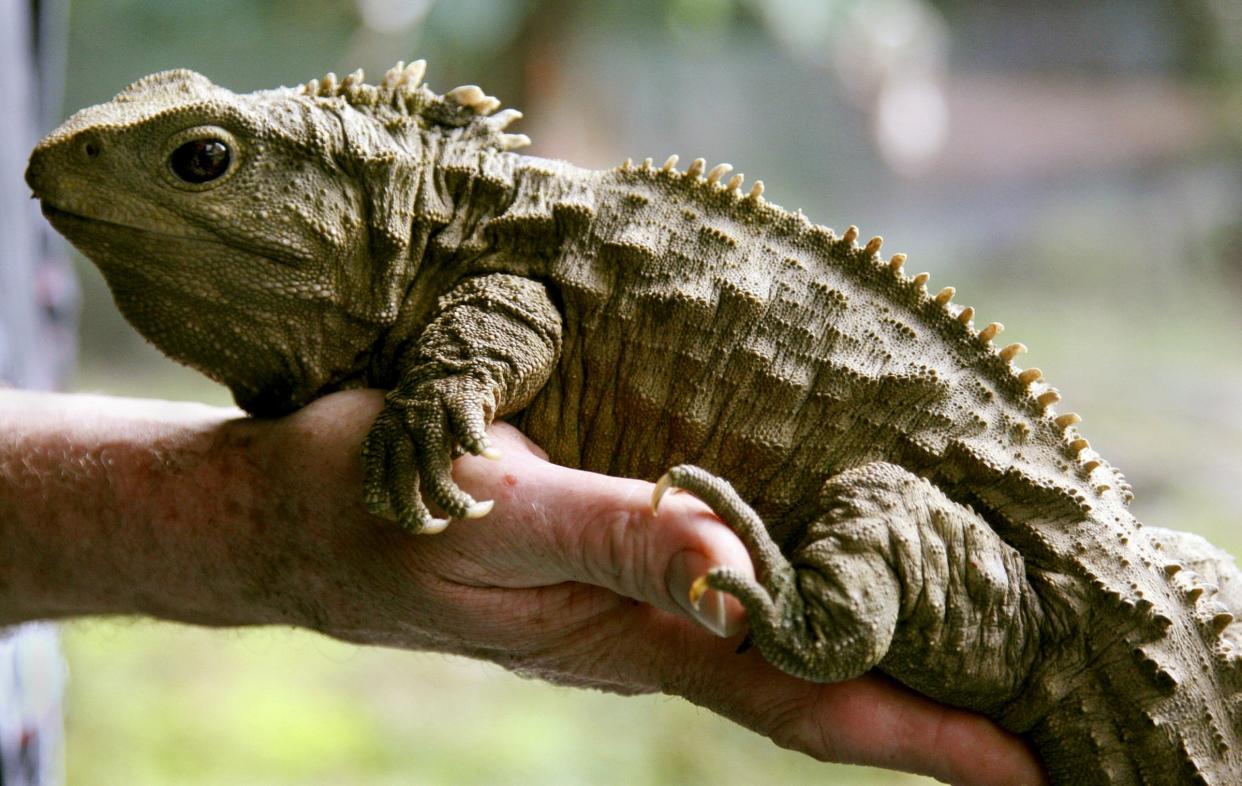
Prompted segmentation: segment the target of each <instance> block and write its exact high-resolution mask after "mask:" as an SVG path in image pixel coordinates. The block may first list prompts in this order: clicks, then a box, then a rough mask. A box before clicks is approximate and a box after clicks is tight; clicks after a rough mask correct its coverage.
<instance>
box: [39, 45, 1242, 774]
mask: <svg viewBox="0 0 1242 786" xmlns="http://www.w3.org/2000/svg"><path fill="white" fill-rule="evenodd" d="M421 75H422V67H421V64H420V63H416V64H413V65H411V66H409V67H404V66H401V65H399V66H398V67H397V68H394V69H393V70H392V71H390V72H389V73H388V74H387V75H386V76H385V79H384V80H383V82H382V83H381V84H379V85H367V84H366V83H365V82H363V81H362V79H361V75H360V74H359V75H351V76H350V77H347V78H346V79H345V80H343V81H341V82H339V83H338V82H337V80H336V78H335V77H334V76H331V75H329V77H325V78H324V79H323V80H313V81H312V82H311V83H308V84H307V85H305V86H301V87H298V88H294V89H288V88H280V89H277V90H271V91H264V92H259V93H253V94H249V95H236V94H233V93H231V92H229V91H227V90H225V89H223V88H220V87H217V86H215V85H213V84H211V83H210V82H209V81H208V80H206V79H205V78H204V77H201V76H199V75H197V74H194V73H192V72H188V71H173V72H165V73H162V74H156V75H153V76H151V77H147V78H146V79H143V80H141V81H139V82H137V83H135V84H134V85H132V86H131V87H129V88H128V89H127V90H125V91H124V92H123V93H121V94H120V95H119V96H117V98H115V99H114V100H113V101H111V102H109V103H107V104H103V105H101V106H97V107H92V108H89V109H86V110H83V111H82V112H80V113H78V114H77V115H75V116H74V117H73V118H71V119H70V120H69V121H67V122H66V123H65V124H64V125H63V126H62V127H61V128H59V129H57V130H56V131H55V132H53V133H52V134H51V135H49V136H48V138H47V139H45V140H44V141H43V142H41V143H40V144H39V146H38V148H37V149H36V150H35V151H34V154H33V155H32V157H31V164H30V168H29V171H28V173H27V179H28V181H29V182H30V184H31V187H32V188H33V189H34V191H35V193H36V195H37V196H38V197H39V198H40V199H42V200H43V204H44V207H45V213H46V214H47V215H48V217H49V219H50V220H51V221H52V223H53V224H54V225H55V226H56V228H57V229H58V230H60V231H61V232H62V233H63V234H64V235H65V236H66V237H68V238H69V239H70V240H71V241H72V242H73V243H74V244H75V245H76V246H77V247H78V248H80V249H81V250H82V251H83V252H84V253H85V254H87V256H89V257H90V258H91V259H92V260H94V262H95V263H96V264H97V265H98V266H99V267H100V269H101V270H102V271H103V273H104V275H105V277H106V279H107V281H108V284H109V286H110V287H111V288H112V291H113V293H114V295H115V297H116V301H117V304H118V305H119V307H120V308H121V310H122V311H123V312H124V314H125V315H126V317H127V318H128V319H129V320H130V321H131V322H132V323H133V324H134V325H135V326H136V327H137V328H138V330H139V331H141V332H142V333H143V335H145V336H146V337H147V338H148V339H150V340H151V341H152V342H153V343H154V344H156V346H158V347H159V348H160V349H162V350H163V351H164V352H166V353H167V354H169V355H170V356H172V357H174V358H176V359H178V360H180V361H182V362H185V363H187V364H189V365H191V366H193V367H195V368H198V369H200V370H201V371H203V372H204V373H206V374H208V375H209V376H211V377H212V378H213V379H216V380H219V381H221V382H222V383H224V384H226V385H228V386H229V387H230V388H231V389H232V391H233V392H234V395H235V396H236V398H237V401H238V402H239V403H240V404H241V405H242V406H243V407H244V408H246V409H247V410H249V411H251V412H253V413H256V414H260V415H271V414H280V413H284V412H288V411H291V410H293V409H296V408H297V407H300V406H302V405H303V404H305V403H306V402H308V401H310V400H312V399H314V398H315V397H317V396H320V395H324V394H325V393H327V392H330V391H333V390H338V389H341V388H346V387H357V386H364V385H366V386H378V387H383V388H386V389H388V390H389V391H390V393H389V395H388V405H387V407H386V409H385V411H384V413H383V414H382V415H381V416H380V418H379V419H378V420H377V422H376V425H375V426H374V428H373V429H372V432H371V435H370V436H369V437H368V440H367V445H366V448H365V459H366V462H367V468H368V481H367V486H366V489H365V495H366V499H367V502H368V504H369V505H370V506H371V507H372V509H373V510H375V511H377V512H380V513H384V514H386V515H389V516H392V517H394V518H396V519H397V520H398V521H399V522H400V523H401V524H402V525H403V526H406V527H407V528H409V529H411V530H419V529H426V530H432V529H436V528H439V527H442V526H444V525H445V524H446V522H445V521H444V520H440V519H435V518H433V517H432V514H431V513H430V512H429V511H428V509H427V507H426V505H425V504H424V502H423V497H424V495H425V496H426V498H427V499H430V500H432V501H433V502H434V503H436V505H437V506H438V507H439V508H441V509H442V510H443V511H445V512H446V513H447V514H449V515H450V516H451V517H463V516H479V515H483V514H485V513H486V512H487V509H488V508H487V506H486V505H483V504H482V503H477V502H476V501H475V500H473V499H471V498H470V497H468V496H467V495H465V494H464V493H463V492H461V491H460V490H459V489H458V488H457V487H456V485H455V484H454V483H453V482H452V478H451V475H450V465H449V460H450V457H451V455H452V454H453V452H454V451H455V450H456V449H458V448H463V449H465V450H468V451H471V452H474V453H487V452H488V451H489V450H490V447H489V445H488V444H487V438H486V435H485V433H484V429H485V427H486V425H487V423H488V422H490V421H491V419H493V418H495V417H501V416H505V417H509V418H510V419H511V420H513V421H515V422H516V423H518V424H519V425H520V426H521V427H522V428H523V429H524V430H525V431H526V432H527V434H529V435H530V436H531V437H532V438H534V439H535V440H536V441H537V442H539V443H540V444H542V445H543V446H544V447H545V448H546V449H547V451H548V453H549V455H550V456H551V458H552V459H553V460H554V461H557V462H560V463H563V464H567V465H571V466H576V467H582V468H585V469H590V470H594V471H598V472H605V473H611V474H614V475H624V476H631V477H640V478H648V479H653V480H654V479H655V478H657V477H659V476H660V475H661V474H663V473H664V472H665V470H667V469H668V468H670V467H673V466H675V465H683V464H688V465H697V466H680V467H678V468H677V469H674V470H673V472H672V473H671V474H670V480H671V482H673V483H674V484H675V485H678V486H682V487H684V488H687V489H690V490H692V491H694V492H695V493H697V494H699V495H700V496H702V497H703V498H704V499H705V500H707V501H708V502H709V504H711V505H712V506H713V507H714V508H715V509H716V510H717V512H719V513H720V514H721V516H722V518H723V519H724V520H725V522H726V523H728V524H729V525H730V526H732V527H734V528H735V529H736V530H737V531H738V532H739V534H741V535H742V536H743V539H744V540H745V542H746V543H747V545H748V547H749V548H750V550H751V553H752V556H753V557H754V559H755V562H756V567H757V570H758V580H757V581H756V580H750V579H747V578H745V577H743V576H740V575H737V574H733V573H730V572H729V571H726V570H717V571H713V572H712V573H711V574H709V576H708V582H709V583H710V585H711V586H713V587H715V588H717V589H721V590H724V591H727V592H731V593H733V594H735V595H736V596H737V597H738V598H739V599H740V600H742V602H743V604H744V605H745V606H746V608H747V611H748V616H749V619H750V624H751V637H752V639H753V641H754V643H755V645H756V646H757V647H758V648H759V649H760V650H761V651H762V652H763V653H764V655H765V656H766V657H768V658H769V659H770V660H771V661H772V662H773V663H775V664H776V665H777V666H779V667H781V668H783V669H785V670H787V671H790V672H791V673H794V674H797V675H800V676H803V677H806V678H808V679H811V680H818V681H833V680H842V679H847V678H850V677H853V676H857V675H859V674H862V673H864V672H866V671H867V670H869V669H872V668H880V669H882V670H884V671H885V672H887V673H889V674H891V675H893V676H894V677H896V678H897V679H899V680H901V681H903V682H905V683H906V684H908V685H910V686H912V687H913V688H915V689H917V690H919V691H921V692H923V693H925V694H927V695H929V696H932V697H934V698H936V699H938V700H941V701H944V702H947V703H950V704H954V705H957V706H962V707H967V708H971V709H974V710H978V711H981V712H984V713H986V714H988V715H989V716H990V717H992V718H994V719H996V720H997V721H999V722H1000V723H1001V724H1002V725H1004V726H1006V727H1007V728H1010V729H1013V730H1014V731H1017V732H1021V733H1023V734H1026V735H1028V736H1029V737H1030V738H1031V739H1032V740H1033V741H1034V743H1035V744H1036V746H1037V747H1038V749H1039V751H1040V754H1041V755H1042V757H1043V759H1044V761H1045V763H1046V766H1047V767H1048V770H1049V772H1050V774H1051V775H1052V778H1053V780H1054V781H1056V782H1059V783H1181V782H1196V781H1197V782H1204V783H1218V784H1230V783H1237V782H1242V753H1240V750H1242V748H1240V741H1239V729H1238V721H1239V711H1238V709H1237V707H1236V702H1237V698H1236V697H1237V695H1238V691H1239V688H1240V687H1242V685H1239V677H1240V674H1242V669H1240V668H1239V661H1238V658H1237V657H1235V654H1234V646H1233V640H1234V638H1235V637H1236V636H1237V634H1238V628H1239V626H1238V625H1234V624H1233V623H1232V617H1231V616H1230V615H1229V613H1228V611H1227V606H1235V605H1237V604H1236V603H1235V598H1238V597H1239V596H1240V595H1242V590H1240V589H1239V585H1240V584H1242V582H1239V580H1238V573H1237V571H1236V569H1235V568H1234V567H1233V563H1232V560H1231V559H1230V558H1229V557H1228V556H1227V555H1225V554H1223V553H1222V552H1220V551H1218V550H1216V549H1214V548H1213V547H1212V546H1210V544H1207V543H1206V542H1204V541H1202V539H1199V538H1197V537H1195V536H1192V535H1187V534H1183V533H1177V532H1172V531H1165V530H1160V531H1156V530H1152V529H1144V528H1142V527H1141V525H1140V524H1139V523H1138V522H1137V521H1136V520H1135V519H1134V518H1133V517H1132V516H1131V515H1130V514H1129V512H1128V511H1127V508H1126V504H1127V502H1128V501H1129V498H1130V490H1129V486H1128V485H1127V484H1126V483H1125V481H1124V479H1123V478H1122V477H1121V475H1120V473H1118V472H1116V471H1115V470H1114V469H1113V468H1112V467H1111V466H1109V465H1108V464H1107V463H1106V462H1104V461H1103V460H1102V459H1101V458H1100V457H1099V456H1098V455H1097V454H1096V453H1095V452H1094V451H1093V450H1092V449H1091V448H1090V446H1089V445H1087V443H1086V440H1085V439H1083V438H1082V437H1081V435H1080V434H1079V433H1078V430H1077V428H1076V423H1077V420H1078V419H1077V417H1076V416H1074V415H1071V414H1064V413H1060V414H1059V413H1057V412H1056V411H1054V409H1053V407H1054V406H1055V404H1056V403H1057V401H1058V399H1059V394H1057V393H1056V392H1055V391H1054V390H1052V388H1050V387H1048V385H1047V384H1046V383H1044V382H1043V381H1042V380H1041V379H1040V374H1039V372H1038V371H1037V370H1028V371H1026V372H1022V371H1021V370H1020V369H1018V368H1016V367H1015V366H1014V365H1012V361H1013V359H1014V358H1015V357H1016V356H1017V354H1018V353H1019V352H1020V351H1021V349H1022V347H1021V346H1020V345H1010V346H1009V347H1005V348H1003V349H998V348H997V347H995V346H993V344H992V339H993V338H994V337H995V335H996V334H997V333H998V332H999V326H993V325H989V326H987V327H984V328H982V329H977V328H976V327H975V326H974V324H973V316H974V311H973V309H969V308H962V307H959V306H957V305H955V304H954V303H953V302H952V295H953V292H952V289H951V288H946V289H944V290H940V291H938V292H935V291H931V292H929V290H928V289H927V287H926V283H927V276H926V275H925V274H920V275H918V276H914V277H911V276H907V275H905V274H904V273H903V262H904V256H901V255H898V256H896V257H893V258H892V259H889V260H884V259H882V258H880V256H879V255H878V251H879V249H880V243H879V240H878V239H876V240H873V241H871V242H870V243H868V244H866V245H865V247H861V248H860V247H859V245H858V244H857V243H856V235H857V232H856V231H854V230H853V229H852V228H851V230H849V231H847V232H845V233H844V234H843V235H841V236H838V235H837V234H835V233H834V232H833V231H831V230H829V229H826V228H824V227H821V226H817V225H814V224H811V223H810V222H809V221H807V220H806V218H805V217H803V216H802V215H801V213H790V212H787V211H785V210H783V209H781V208H779V207H776V206H775V205H772V204H769V203H767V202H765V201H764V199H763V197H762V187H761V186H760V187H757V188H752V189H749V190H747V189H744V188H743V187H742V185H741V178H740V177H730V176H729V173H728V171H727V167H723V166H722V167H717V168H715V169H712V170H710V171H705V170H706V167H705V166H704V164H703V162H702V161H701V160H696V161H695V162H694V163H693V164H691V165H690V166H689V167H688V168H687V169H686V170H685V171H679V170H677V169H676V168H675V166H674V165H673V164H669V165H667V166H665V167H658V166H653V165H652V164H651V162H650V161H648V162H645V163H644V164H642V165H638V166H635V165H632V164H630V163H628V162H627V163H626V164H624V165H622V166H620V167H618V168H616V169H613V170H609V171H603V172H598V171H587V170H582V169H578V168H576V167H573V166H571V165H568V164H565V163H563V162H559V161H551V160H545V159H540V158H533V157H527V156H521V155H518V154H516V153H513V152H511V148H515V147H517V146H519V145H520V144H522V143H524V142H525V141H526V140H525V139H524V137H522V136H521V135H514V134H508V133H505V127H506V126H507V125H508V124H509V123H510V122H512V121H513V120H514V119H516V116H517V115H516V113H513V112H512V111H506V112H501V113H499V114H495V115H493V114H492V112H493V111H494V110H495V109H496V108H497V102H496V101H495V100H494V99H491V98H489V97H487V96H485V95H484V94H483V93H482V92H481V91H479V90H478V89H477V88H473V87H463V88H458V89H456V90H454V91H450V93H448V94H447V95H444V96H440V95H437V94H435V93H433V92H431V91H430V90H429V89H427V88H426V87H425V86H421V85H419V81H420V78H421ZM195 139H207V140H215V141H218V142H219V143H220V144H224V145H226V146H227V147H228V149H229V151H230V156H231V157H230V159H229V164H228V168H227V170H226V171H224V172H223V173H222V174H221V175H220V176H219V177H216V178H213V179H211V180H210V181H209V182H204V183H197V184H193V183H187V182H185V181H184V180H182V179H180V178H179V177H178V175H177V172H176V171H175V168H174V167H170V164H169V159H170V155H171V152H172V151H173V150H175V149H176V148H177V147H178V145H180V144H184V143H185V141H186V140H195ZM725 480H727V481H728V483H726V482H725ZM730 484H731V485H730ZM1213 584H1215V585H1218V587H1219V589H1218V588H1217V586H1213ZM1222 601H1223V603H1222ZM743 689H744V688H743Z"/></svg>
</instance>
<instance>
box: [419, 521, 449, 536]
mask: <svg viewBox="0 0 1242 786" xmlns="http://www.w3.org/2000/svg"><path fill="white" fill-rule="evenodd" d="M448 525H449V520H448V519H432V520H431V521H428V522H427V523H426V524H424V525H423V528H422V529H420V530H419V531H418V534H419V535H435V534H437V533H440V532H443V531H444V530H446V529H448Z"/></svg>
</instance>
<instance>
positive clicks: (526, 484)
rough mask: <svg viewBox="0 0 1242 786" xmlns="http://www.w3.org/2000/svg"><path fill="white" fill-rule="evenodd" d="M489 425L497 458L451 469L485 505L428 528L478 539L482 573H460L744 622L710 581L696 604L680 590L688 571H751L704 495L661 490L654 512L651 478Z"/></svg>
mask: <svg viewBox="0 0 1242 786" xmlns="http://www.w3.org/2000/svg"><path fill="white" fill-rule="evenodd" d="M489 434H490V436H491V438H492V440H493V444H495V445H496V446H497V447H499V448H500V449H501V452H502V458H501V459H500V461H488V460H485V459H480V458H476V457H473V456H467V457H463V458H462V459H460V460H458V462H457V463H456V465H455V468H454V477H455V478H456V479H457V481H458V482H459V483H460V484H461V486H462V488H464V489H465V490H467V491H468V492H470V493H471V494H473V495H474V496H475V498H476V499H494V500H495V503H496V504H495V507H494V508H493V510H492V513H491V514H489V515H488V516H487V517H486V518H485V519H482V520H479V521H470V522H458V523H455V524H454V525H453V526H450V527H449V528H448V530H447V531H446V532H445V533H444V534H443V535H441V536H437V537H441V538H445V539H446V541H451V540H456V539H458V538H464V537H470V536H472V535H473V536H475V537H485V538H487V540H488V541H489V544H488V547H487V548H486V549H485V551H486V552H487V553H488V556H487V558H486V559H487V563H486V565H478V566H477V568H479V569H480V570H482V571H485V572H486V574H487V575H486V576H485V577H484V576H478V575H476V576H470V577H467V578H468V580H471V581H476V582H477V581H486V582H487V583H489V584H491V585H493V586H508V587H530V586H543V585H548V584H555V583H561V582H566V581H573V582H582V583H586V584H592V585H595V586H599V587H604V588H606V589H609V590H612V591H613V592H616V593H618V594H620V595H624V596H626V597H629V598H633V599H634V600H638V601H642V602H644V603H649V604H651V605H653V606H656V607H657V608H660V609H663V610H665V611H670V612H674V613H677V614H681V615H683V616H687V617H689V618H690V619H693V620H695V621H696V622H698V623H699V624H701V625H703V626H704V627H706V628H707V629H708V630H710V631H711V632H713V633H715V634H717V635H720V636H727V635H732V634H734V633H737V632H740V631H741V630H742V629H743V628H744V627H745V612H744V611H743V610H742V607H741V605H740V604H739V603H738V602H737V600H736V599H734V598H733V597H731V596H729V595H727V594H724V593H718V592H716V591H715V590H709V591H708V592H707V593H706V594H705V595H703V596H702V597H701V598H699V599H698V603H697V605H696V604H694V603H692V602H691V600H690V597H689V592H690V586H691V584H692V583H693V582H694V580H695V579H697V578H699V577H700V576H702V575H703V574H705V573H707V571H709V570H710V569H712V568H713V567H716V566H721V565H723V566H728V567H731V568H734V569H736V570H739V571H742V572H744V573H745V574H747V575H754V568H753V567H752V565H751V561H750V557H749V555H748V554H747V553H746V549H745V547H744V546H743V545H742V542H741V540H740V539H739V538H738V537H737V536H736V535H735V534H734V533H733V531H732V530H730V529H729V528H728V527H727V526H725V525H724V524H723V523H721V521H720V520H719V519H718V518H717V517H716V516H715V515H714V514H713V513H712V512H711V511H710V510H709V509H708V507H707V506H706V505H705V504H703V503H702V502H700V501H699V500H698V499H696V498H694V497H693V496H691V495H690V494H667V495H665V497H664V499H663V500H662V501H661V503H660V508H659V512H658V514H657V513H656V512H654V511H653V510H652V507H651V493H652V490H653V489H654V485H653V484H651V483H647V482H645V481H640V480H631V479H626V478H614V477H610V476H607V475H600V474H596V473H592V472H584V471H581V470H575V469H570V468H568V467H562V466H558V465H555V464H551V463H548V462H547V461H545V460H544V459H543V457H542V455H536V454H535V453H534V452H533V450H537V448H535V447H534V446H533V443H531V442H529V440H527V439H526V437H525V436H524V435H522V434H521V433H520V432H518V431H517V430H516V429H514V428H512V427H511V426H508V425H507V424H503V423H497V424H494V425H493V426H492V427H491V429H490V431H489ZM540 453H542V451H540ZM483 532H485V533H486V534H483ZM498 540H500V541H501V542H497V541H498ZM482 551H484V549H482V548H481V549H480V552H482Z"/></svg>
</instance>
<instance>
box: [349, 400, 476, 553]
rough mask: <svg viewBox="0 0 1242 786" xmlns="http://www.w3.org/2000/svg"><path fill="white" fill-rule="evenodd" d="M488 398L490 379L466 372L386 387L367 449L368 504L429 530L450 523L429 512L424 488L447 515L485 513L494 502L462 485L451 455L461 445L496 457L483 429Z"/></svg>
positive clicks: (403, 522)
mask: <svg viewBox="0 0 1242 786" xmlns="http://www.w3.org/2000/svg"><path fill="white" fill-rule="evenodd" d="M491 399H492V396H491V394H490V392H489V391H487V390H486V389H485V385H484V384H483V383H481V382H478V381H476V380H474V379H472V378H471V377H469V376H455V377H447V378H442V379H432V380H426V381H423V382H421V383H419V384H417V385H416V386H413V387H412V389H410V390H409V391H408V392H407V391H406V390H403V389H398V390H394V391H392V392H391V393H389V394H388V396H387V399H386V401H387V403H386V405H385V407H384V411H383V412H381V413H380V415H379V417H378V418H376V420H375V424H374V425H373V426H371V431H370V432H369V433H368V434H367V439H366V442H365V444H364V445H363V449H362V455H363V464H364V470H365V472H366V487H365V498H366V503H367V508H368V509H370V511H371V512H372V513H374V514H376V515H380V516H385V517H388V518H395V519H396V520H397V522H398V523H400V524H401V526H402V527H404V528H405V529H407V530H409V531H410V532H421V533H424V534H431V533H435V532H439V531H441V530H443V529H444V528H445V527H447V526H448V523H449V519H448V518H436V517H434V516H433V515H432V513H431V511H430V510H429V509H428V507H427V505H426V503H425V502H424V501H423V494H424V493H426V496H427V498H428V499H429V500H431V501H432V502H434V503H435V504H436V505H437V506H438V507H439V508H440V509H441V510H443V511H444V512H445V513H446V514H447V515H448V516H449V517H450V518H479V517H481V516H486V515H487V514H488V512H489V511H491V509H492V502H491V501H490V500H487V501H482V502H477V501H475V500H474V499H473V498H472V497H471V496H470V495H469V494H467V493H466V492H464V491H462V490H461V489H460V488H458V486H457V484H456V483H455V482H454V481H453V477H452V460H453V455H454V454H455V452H457V451H458V449H459V448H458V446H461V448H464V449H465V450H466V451H468V452H470V453H473V454H475V455H481V456H485V457H487V458H498V457H499V455H500V453H499V451H497V450H496V449H495V448H493V447H492V446H491V445H490V444H489V442H488V440H487V435H486V434H485V433H484V429H485V428H486V427H487V423H488V421H489V420H490V418H491V412H490V409H491V404H490V402H491Z"/></svg>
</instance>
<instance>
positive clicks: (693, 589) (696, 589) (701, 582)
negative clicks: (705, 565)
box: [687, 573, 710, 611]
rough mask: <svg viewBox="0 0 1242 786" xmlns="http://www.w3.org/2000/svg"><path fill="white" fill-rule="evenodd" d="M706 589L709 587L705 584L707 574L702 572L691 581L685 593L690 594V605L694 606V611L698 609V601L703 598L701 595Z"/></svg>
mask: <svg viewBox="0 0 1242 786" xmlns="http://www.w3.org/2000/svg"><path fill="white" fill-rule="evenodd" d="M708 589H710V587H708V585H707V574H706V573H704V574H703V575H702V576H699V577H698V578H697V579H695V580H694V582H693V583H691V585H690V592H689V593H687V594H688V595H689V596H690V605H691V606H694V608H695V611H698V608H699V602H700V601H702V600H703V595H704V594H705V593H706V592H707V590H708Z"/></svg>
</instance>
